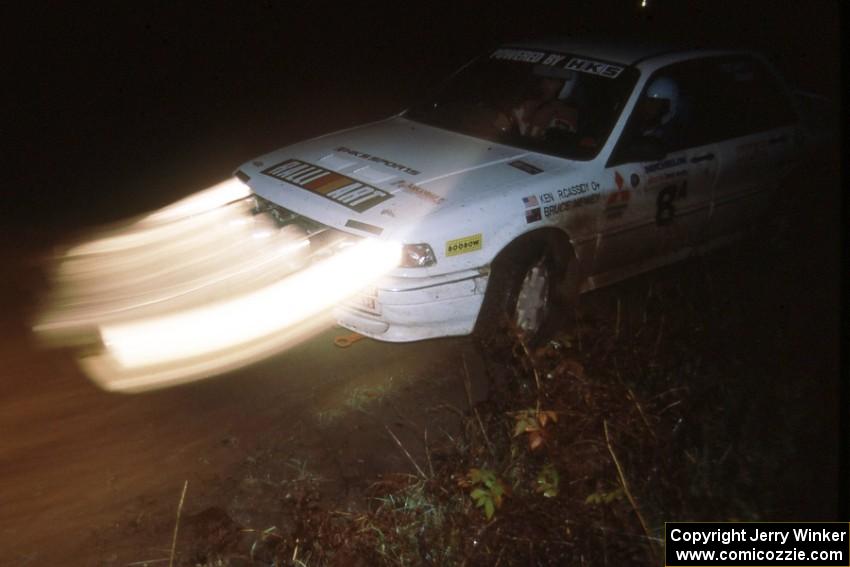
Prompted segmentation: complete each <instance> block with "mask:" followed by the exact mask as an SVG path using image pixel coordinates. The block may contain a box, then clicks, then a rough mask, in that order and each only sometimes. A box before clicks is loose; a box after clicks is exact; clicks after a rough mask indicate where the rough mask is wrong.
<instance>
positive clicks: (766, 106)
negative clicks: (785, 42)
mask: <svg viewBox="0 0 850 567" xmlns="http://www.w3.org/2000/svg"><path fill="white" fill-rule="evenodd" d="M706 74H707V76H708V77H710V79H711V81H710V84H711V87H710V88H711V91H712V96H713V98H714V99H715V100H716V101H718V104H716V105H715V108H714V109H713V118H712V122H713V124H714V125H715V127H716V128H717V131H716V132H715V137H716V138H718V139H721V140H722V142H721V143H719V144H718V158H719V162H720V172H719V175H718V180H717V184H716V186H715V189H714V197H713V211H712V215H711V220H710V222H709V238H711V239H712V240H723V239H725V238H728V237H731V236H734V235H736V234H737V233H739V232H740V231H741V230H742V229H744V228H745V227H748V226H750V225H751V224H752V223H753V222H754V221H756V220H758V218H760V217H761V216H762V215H763V214H764V213H765V211H766V210H767V209H768V208H769V207H770V205H771V203H772V200H773V199H774V198H775V196H776V193H775V191H776V189H777V185H778V183H779V181H780V180H781V179H782V178H783V177H784V176H785V174H786V173H787V171H788V169H789V167H791V165H792V164H791V161H790V159H791V156H792V154H793V149H794V148H793V144H794V132H795V126H796V115H795V113H794V110H793V106H792V105H791V101H790V100H789V99H788V97H787V95H786V94H785V92H784V89H783V86H782V84H781V83H780V82H779V81H778V80H777V78H776V76H775V75H774V74H773V73H772V72H771V71H770V69H769V68H768V67H767V66H766V65H765V64H764V63H763V62H762V61H760V60H758V59H756V58H754V57H751V56H748V55H742V56H734V57H724V58H718V59H716V60H715V61H713V62H712V66H711V69H708V70H707V72H706Z"/></svg>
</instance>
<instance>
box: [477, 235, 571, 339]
mask: <svg viewBox="0 0 850 567" xmlns="http://www.w3.org/2000/svg"><path fill="white" fill-rule="evenodd" d="M560 275H561V271H560V270H558V269H557V266H556V262H555V259H554V255H553V254H552V253H551V251H550V250H549V247H548V245H547V244H546V242H543V241H535V240H529V241H525V242H518V243H516V244H514V245H512V246H511V247H510V248H508V249H507V250H505V251H504V252H503V253H502V254H501V255H499V257H498V258H496V260H495V261H494V262H493V264H492V266H491V272H490V281H489V283H488V284H487V293H486V295H485V296H484V303H483V304H482V306H481V312H480V313H479V315H478V320H477V321H476V324H475V334H476V335H477V336H478V338H479V339H481V340H482V341H483V342H484V343H485V344H490V343H492V342H493V341H495V340H499V339H500V338H503V337H508V338H519V339H521V340H522V341H523V342H524V343H525V344H526V345H533V344H535V343H537V342H539V340H540V339H541V338H542V337H543V335H544V334H545V331H546V330H547V328H548V323H549V319H550V315H551V314H552V312H553V311H554V310H555V309H554V302H555V297H556V293H555V290H556V288H557V284H558V281H559V279H560Z"/></svg>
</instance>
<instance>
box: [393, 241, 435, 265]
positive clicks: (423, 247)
mask: <svg viewBox="0 0 850 567" xmlns="http://www.w3.org/2000/svg"><path fill="white" fill-rule="evenodd" d="M436 263H437V257H436V256H434V251H433V250H431V247H430V246H428V245H427V244H424V243H423V244H405V245H404V246H403V247H402V249H401V264H400V266H401V267H402V268H427V267H428V266H433V265H434V264H436Z"/></svg>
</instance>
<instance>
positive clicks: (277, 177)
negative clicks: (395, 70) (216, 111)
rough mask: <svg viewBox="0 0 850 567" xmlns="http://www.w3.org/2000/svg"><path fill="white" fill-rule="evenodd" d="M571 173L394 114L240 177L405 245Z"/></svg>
mask: <svg viewBox="0 0 850 567" xmlns="http://www.w3.org/2000/svg"><path fill="white" fill-rule="evenodd" d="M570 167H574V166H573V165H572V164H571V162H569V161H566V160H562V159H559V158H554V157H550V156H543V155H540V154H534V153H529V152H528V151H526V150H522V149H518V148H514V147H510V146H503V145H499V144H496V143H493V142H490V141H487V140H481V139H477V138H473V137H471V136H466V135H463V134H457V133H454V132H450V131H447V130H443V129H440V128H435V127H431V126H427V125H424V124H421V123H418V122H414V121H411V120H407V119H405V118H403V117H395V118H391V119H389V120H384V121H381V122H377V123H373V124H368V125H365V126H360V127H357V128H353V129H350V130H345V131H342V132H336V133H333V134H328V135H325V136H321V137H319V138H314V139H312V140H309V141H306V142H301V143H298V144H294V145H291V146H287V147H285V148H281V149H279V150H277V151H274V152H271V153H269V154H266V155H263V156H261V157H259V158H257V159H255V160H253V161H251V162H248V163H246V164H243V165H242V166H241V167H240V171H241V172H243V173H244V174H246V175H248V176H249V177H250V180H249V181H248V183H249V185H250V186H251V188H252V189H253V191H254V192H255V193H257V194H259V195H260V196H262V197H264V198H266V199H268V200H270V201H272V202H274V203H276V204H278V205H280V206H282V207H285V208H287V209H290V210H292V211H294V212H296V213H299V214H301V215H304V216H306V217H308V218H312V219H313V220H316V221H318V222H320V223H322V224H325V225H328V226H332V227H335V228H341V229H343V230H348V231H350V232H358V231H359V232H360V233H369V234H373V235H380V236H382V237H392V238H401V239H403V240H405V239H407V238H408V237H410V234H411V231H413V229H414V228H416V227H422V228H424V227H425V226H426V225H428V224H432V223H435V222H440V219H441V218H443V220H445V219H444V217H446V216H448V215H449V214H451V213H452V212H455V213H456V212H457V210H459V209H460V208H469V207H477V208H479V209H480V208H482V207H486V206H487V204H488V203H494V202H496V201H501V200H504V199H505V198H506V197H507V195H506V193H507V192H510V188H511V187H518V188H520V191H521V188H522V187H523V186H525V185H527V184H528V183H529V182H530V180H531V179H532V178H533V179H534V180H535V181H537V180H539V179H542V178H543V177H548V175H549V174H552V173H554V172H555V171H556V170H557V171H559V172H560V173H563V172H564V169H565V168H567V169H568V168H570ZM540 174H543V175H540ZM352 229H353V230H352ZM415 232H418V231H415Z"/></svg>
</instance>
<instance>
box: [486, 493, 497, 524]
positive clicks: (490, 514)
mask: <svg viewBox="0 0 850 567" xmlns="http://www.w3.org/2000/svg"><path fill="white" fill-rule="evenodd" d="M495 512H496V509H495V508H494V507H493V501H492V500H490V499H489V498H488V499H487V500H485V501H484V515H485V516H487V519H488V520H489V519H490V518H492V517H493V514H494V513H495Z"/></svg>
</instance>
